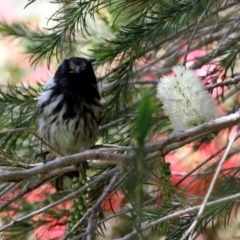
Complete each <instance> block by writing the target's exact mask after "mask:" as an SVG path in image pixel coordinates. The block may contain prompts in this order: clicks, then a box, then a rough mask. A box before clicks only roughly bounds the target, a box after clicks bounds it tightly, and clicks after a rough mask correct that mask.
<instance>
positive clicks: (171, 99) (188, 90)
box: [157, 66, 219, 131]
mask: <svg viewBox="0 0 240 240" xmlns="http://www.w3.org/2000/svg"><path fill="white" fill-rule="evenodd" d="M173 71H174V72H175V76H163V77H162V78H161V79H160V82H159V84H158V86H157V95H158V97H159V98H160V99H161V100H162V103H163V109H164V112H165V114H166V115H168V117H169V119H170V121H171V124H172V128H173V129H174V131H179V130H185V129H187V128H191V127H193V126H197V125H199V124H201V123H203V122H207V121H210V120H213V119H215V118H217V117H219V113H218V110H217V108H216V107H215V105H214V101H213V99H212V97H211V95H210V94H209V93H208V92H207V90H206V89H205V88H204V86H203V85H202V83H201V81H200V79H199V78H198V77H197V75H196V73H195V71H193V70H190V69H185V68H184V67H182V66H175V67H174V68H173Z"/></svg>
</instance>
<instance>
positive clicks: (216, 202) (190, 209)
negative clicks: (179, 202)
mask: <svg viewBox="0 0 240 240" xmlns="http://www.w3.org/2000/svg"><path fill="white" fill-rule="evenodd" d="M239 197H240V193H237V194H234V195H231V196H228V197H224V198H221V199H219V200H215V201H211V202H209V203H207V204H206V207H211V206H215V205H217V204H221V203H224V202H228V201H234V200H237V199H239ZM200 207H201V205H198V206H195V207H191V208H187V209H184V210H182V211H178V212H175V213H172V214H169V215H167V216H165V217H162V218H159V219H157V220H155V221H153V222H151V223H148V224H146V225H145V226H143V227H142V228H141V230H142V231H145V230H147V229H149V228H152V227H154V226H156V225H158V224H160V223H162V222H165V221H169V220H171V219H173V218H176V217H180V216H184V215H186V214H189V213H192V212H196V211H197V210H199V209H200ZM137 233H138V232H137V231H136V230H134V231H132V232H131V233H129V234H128V235H126V236H125V237H123V238H118V239H116V240H128V239H132V237H133V236H135V235H137Z"/></svg>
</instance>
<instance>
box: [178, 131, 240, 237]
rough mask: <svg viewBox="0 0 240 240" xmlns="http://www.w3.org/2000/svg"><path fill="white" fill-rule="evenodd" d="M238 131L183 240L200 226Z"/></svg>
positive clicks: (236, 132) (230, 142) (229, 144)
mask: <svg viewBox="0 0 240 240" xmlns="http://www.w3.org/2000/svg"><path fill="white" fill-rule="evenodd" d="M238 131H239V129H237V130H236V131H235V133H234V135H233V137H232V139H231V140H230V141H229V143H228V146H227V148H226V151H225V152H224V154H223V156H222V159H221V161H220V162H219V164H218V166H217V168H216V171H215V174H214V175H213V178H212V181H211V183H210V185H209V187H208V191H207V193H206V196H205V197H204V199H203V202H202V204H201V207H200V209H199V211H198V213H197V216H196V218H195V220H194V221H193V223H192V224H191V226H190V227H189V228H188V230H187V231H186V232H185V234H184V235H183V236H182V238H181V240H185V239H187V238H188V237H189V235H190V234H191V232H192V231H193V230H194V229H195V228H196V226H197V224H198V222H199V220H200V218H201V216H202V214H203V211H204V209H205V207H206V205H207V202H208V199H209V197H210V195H211V193H212V191H213V188H214V185H215V183H216V181H217V178H218V175H219V173H220V171H221V169H222V165H223V163H224V162H225V160H226V158H227V156H228V153H229V152H230V149H231V147H232V145H233V143H234V141H235V139H236V136H237V134H238Z"/></svg>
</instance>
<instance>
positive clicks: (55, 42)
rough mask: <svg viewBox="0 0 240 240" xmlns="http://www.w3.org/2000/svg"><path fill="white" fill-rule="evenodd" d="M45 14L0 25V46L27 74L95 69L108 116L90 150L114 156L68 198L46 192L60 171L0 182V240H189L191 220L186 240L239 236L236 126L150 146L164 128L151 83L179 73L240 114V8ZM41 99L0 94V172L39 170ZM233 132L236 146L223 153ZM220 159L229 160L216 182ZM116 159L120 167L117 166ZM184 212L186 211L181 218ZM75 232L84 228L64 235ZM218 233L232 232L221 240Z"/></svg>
mask: <svg viewBox="0 0 240 240" xmlns="http://www.w3.org/2000/svg"><path fill="white" fill-rule="evenodd" d="M36 2H38V1H37V0H32V1H28V2H27V1H26V8H33V7H34V4H36ZM48 4H49V5H52V4H53V5H56V9H57V10H56V11H55V13H54V14H53V15H52V16H49V19H48V20H49V22H48V25H46V26H44V27H39V26H38V27H36V26H33V25H31V23H29V22H21V21H15V22H12V23H8V22H5V21H1V22H0V35H1V37H3V39H11V40H12V39H15V41H16V44H20V45H21V46H22V47H23V49H24V53H25V54H26V56H27V58H28V59H29V60H30V61H31V64H33V65H34V66H39V65H41V64H43V63H46V64H47V65H48V66H49V67H50V66H51V67H53V68H56V66H57V64H58V63H59V62H61V61H62V60H63V59H64V58H67V57H70V56H73V55H75V56H83V57H86V58H88V59H91V61H92V62H93V64H94V67H95V70H96V73H97V75H98V81H99V85H100V88H101V92H102V103H103V111H104V112H103V119H102V122H101V131H100V134H99V139H98V143H99V144H112V145H114V148H106V146H105V147H104V149H102V152H103V153H106V154H108V153H111V154H112V155H110V158H109V159H110V161H109V162H106V161H97V160H96V162H95V164H94V163H93V162H92V165H91V164H90V166H92V167H91V168H90V170H89V171H88V173H87V175H88V177H89V179H87V180H85V181H80V182H78V180H76V182H75V185H74V186H73V190H72V191H68V192H63V193H59V192H56V191H55V189H54V188H53V186H52V184H51V182H50V183H49V180H51V179H52V178H54V177H56V176H57V175H59V174H60V173H62V172H59V171H60V170H61V169H60V170H59V171H58V170H56V171H55V172H54V171H51V172H50V173H49V174H50V175H46V174H43V173H42V174H38V175H35V176H32V177H26V178H23V179H24V180H21V181H18V182H17V183H9V182H5V181H2V182H1V186H0V187H1V192H0V196H1V205H0V209H1V210H2V213H1V225H2V227H1V228H0V230H2V233H3V235H2V236H3V239H12V238H13V237H14V239H20V238H21V239H27V238H28V237H31V238H32V239H61V237H63V234H64V232H67V233H69V235H68V234H67V235H66V237H65V239H66V238H67V237H68V236H69V238H70V239H79V238H82V239H92V238H94V237H95V238H97V239H101V238H106V239H115V238H121V239H136V235H137V238H139V239H149V238H151V239H160V238H161V237H162V238H163V239H164V238H165V239H187V238H188V234H187V235H186V231H187V229H189V227H190V226H192V224H193V223H194V221H195V220H196V219H197V224H196V226H195V227H194V228H193V230H194V231H192V232H191V234H192V237H193V238H195V239H197V238H199V239H200V237H202V238H201V239H203V238H204V239H210V238H211V239H214V238H215V239H233V238H234V237H237V236H235V235H236V230H238V224H239V221H238V220H236V219H238V215H239V213H238V202H239V200H238V199H239V196H238V195H236V194H238V193H239V178H238V174H239V168H238V165H239V157H238V156H239V149H240V148H239V140H238V136H239V134H238V132H237V131H238V130H237V127H236V126H232V127H229V128H226V127H224V128H223V129H217V131H216V129H215V128H213V130H212V132H213V133H214V134H216V135H214V137H213V136H212V135H210V134H211V133H212V132H208V133H206V134H203V136H202V135H201V138H200V137H198V136H195V138H193V139H192V140H191V139H190V140H189V141H187V140H186V139H187V138H186V139H180V140H175V142H169V144H166V145H165V146H164V147H163V148H161V149H160V148H155V149H154V147H151V146H153V145H151V144H148V145H147V143H150V142H155V141H158V140H161V139H163V140H164V139H167V138H166V137H167V136H169V134H171V131H172V130H171V129H170V124H169V120H168V119H167V117H166V116H164V113H163V111H162V110H161V102H160V100H159V99H157V98H156V84H157V82H158V79H159V78H160V77H161V76H162V75H163V74H170V73H171V69H172V67H173V66H175V65H177V64H183V65H184V66H186V67H191V68H193V69H196V71H197V73H198V75H199V76H200V77H201V79H202V82H203V84H204V85H205V86H206V88H207V89H208V90H209V91H210V92H211V93H212V96H213V97H214V98H215V99H216V104H217V106H218V109H219V111H220V112H221V115H223V116H225V115H229V114H230V113H234V112H236V111H237V110H238V106H239V99H240V98H239V92H238V89H239V84H238V82H239V79H240V75H239V70H238V68H239V51H240V41H239V40H240V35H239V32H240V31H239V30H240V26H239V24H240V14H239V12H240V5H239V3H238V2H237V1H230V0H229V1H219V0H218V1H217V0H215V1H213V0H207V1H205V0H204V1H200V0H191V1H187V0H183V1H177V0H172V1H171V0H148V1H146V0H133V1H125V0H115V1H112V0H97V1H91V0H89V1H85V0H78V1H71V0H70V1H67V0H66V1H64V0H62V1H59V0H54V1H49V3H48ZM19 80H20V81H21V80H22V79H19ZM44 80H47V79H44ZM39 82H42V79H39ZM41 91H42V86H41V84H40V83H38V84H36V83H30V84H29V85H26V84H24V83H23V84H21V83H18V84H12V83H11V84H5V85H4V86H1V89H0V122H1V126H0V128H1V132H0V165H1V171H7V170H8V171H10V170H11V171H15V170H25V169H29V168H32V167H33V166H36V165H37V163H36V161H34V158H35V155H36V153H37V152H38V146H39V138H38V137H37V130H36V126H37V118H38V114H37V109H36V102H35V100H34V98H35V97H36V96H37V95H38V93H39V92H41ZM169 94H171V93H169ZM234 133H236V134H237V135H236V136H237V137H236V139H235V143H234V144H233V146H232V147H231V149H229V150H228V151H227V152H226V148H227V145H228V142H229V140H230V139H232V136H233V135H234ZM170 136H171V135H170ZM189 137H193V136H189ZM184 141H185V142H184ZM189 142H191V143H189ZM157 143H158V142H156V144H157ZM171 144H172V145H171ZM174 144H175V145H174ZM112 147H113V146H112ZM179 147H181V148H179ZM178 148H179V149H178ZM169 149H170V150H174V151H172V152H170V150H169ZM93 151H94V150H93ZM169 152H170V153H169ZM224 153H226V154H227V158H226V161H225V163H224V164H223V167H222V168H221V172H220V174H219V175H218V179H217V181H216V180H215V181H214V182H213V175H214V173H215V171H216V168H217V167H218V166H219V162H220V159H222V157H223V154H224ZM114 154H115V155H114ZM164 155H166V156H165V157H164ZM119 156H121V157H122V159H124V161H125V160H126V161H125V164H116V162H117V163H119V158H117V157H119ZM114 158H115V159H114ZM111 160H112V162H111ZM114 160H115V162H114V163H113V161H114ZM117 160H118V161H117ZM127 160H131V161H127ZM121 163H123V162H121ZM126 163H127V164H126ZM168 163H171V166H170V168H169V164H168ZM34 164H35V165H34ZM39 164H41V160H39ZM63 170H64V169H63ZM70 170H71V169H70V168H68V169H67V168H66V169H65V171H70ZM170 170H171V171H170ZM3 173H4V172H3ZM51 174H52V175H51ZM211 183H214V189H213V191H212V194H211V196H210V198H209V199H208V202H211V204H212V205H205V208H204V211H203V213H202V214H201V215H200V216H198V217H197V213H198V212H197V208H195V209H194V207H196V206H198V205H200V204H201V203H202V202H203V199H204V197H205V196H206V192H207V191H208V189H209V186H210V185H211ZM86 184H88V185H86ZM70 194H75V195H73V196H72V195H70ZM235 195H236V196H237V197H236V196H235ZM67 196H69V198H68V199H67ZM71 196H72V197H71ZM83 196H84V197H85V199H83ZM234 196H235V197H234ZM73 197H74V200H73ZM226 197H229V200H228V201H225V200H224V199H225V198H226ZM78 198H79V200H77V199H78ZM70 199H71V200H70ZM66 200H68V201H66ZM81 201H82V202H81ZM214 201H216V202H214ZM46 206H49V207H47V208H44V207H46ZM82 208H83V209H82ZM69 209H73V210H72V211H71V210H69ZM185 209H189V212H186V213H182V214H179V215H177V213H179V212H180V213H181V211H184V210H185ZM39 210H40V212H38V211H39ZM78 210H80V211H78ZM74 213H76V214H75V215H74ZM30 214H32V215H30ZM174 214H176V215H174ZM70 215H71V217H70V218H69V216H70ZM196 217H197V218H196ZM234 217H237V218H234ZM15 220H18V221H16V222H12V221H15ZM115 220H116V221H117V222H115ZM71 223H72V225H71ZM73 223H74V224H76V223H77V224H78V225H80V227H77V231H75V232H74V233H73V234H71V230H73V229H74V224H73ZM224 227H227V228H228V231H226V232H224V231H223V230H222V229H223V228H224ZM223 232H224V233H223ZM45 234H46V235H45ZM224 234H225V235H224ZM226 234H228V235H227V237H226ZM74 236H75V237H76V236H77V237H76V238H74Z"/></svg>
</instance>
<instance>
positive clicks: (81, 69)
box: [54, 57, 97, 88]
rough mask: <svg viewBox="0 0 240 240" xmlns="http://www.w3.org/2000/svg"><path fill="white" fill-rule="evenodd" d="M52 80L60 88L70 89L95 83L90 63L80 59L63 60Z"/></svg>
mask: <svg viewBox="0 0 240 240" xmlns="http://www.w3.org/2000/svg"><path fill="white" fill-rule="evenodd" d="M54 80H55V82H56V83H57V84H59V85H60V86H62V87H71V88H78V87H82V86H88V85H89V86H91V85H93V84H96V83H97V81H96V76H95V74H94V71H93V67H92V64H91V62H90V61H88V60H86V59H84V58H80V57H72V58H68V59H65V60H63V62H62V63H61V64H60V66H59V67H58V69H57V71H56V73H55V76H54Z"/></svg>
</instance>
